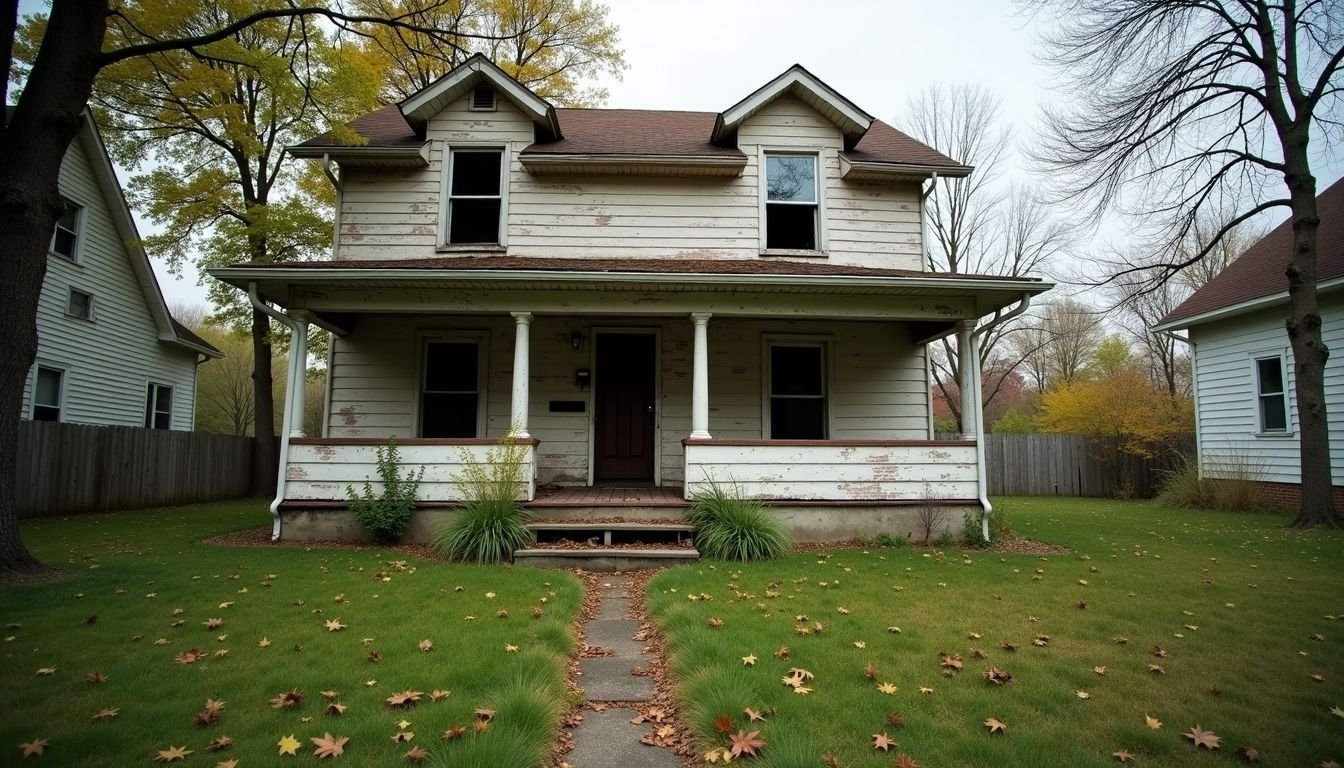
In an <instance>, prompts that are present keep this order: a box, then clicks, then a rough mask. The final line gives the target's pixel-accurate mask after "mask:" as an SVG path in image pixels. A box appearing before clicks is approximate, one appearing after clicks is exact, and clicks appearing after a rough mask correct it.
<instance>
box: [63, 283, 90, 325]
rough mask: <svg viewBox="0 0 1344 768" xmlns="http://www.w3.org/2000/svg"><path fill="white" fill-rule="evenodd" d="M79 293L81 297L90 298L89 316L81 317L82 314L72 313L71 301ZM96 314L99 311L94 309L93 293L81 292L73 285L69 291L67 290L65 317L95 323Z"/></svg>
mask: <svg viewBox="0 0 1344 768" xmlns="http://www.w3.org/2000/svg"><path fill="white" fill-rule="evenodd" d="M77 293H78V294H79V295H81V296H87V297H88V298H89V302H88V307H89V313H88V314H87V315H80V314H76V313H74V312H71V311H70V303H71V299H73V298H74V297H75V294H77ZM96 312H97V310H96V309H95V307H94V295H93V294H92V293H89V292H88V291H84V290H80V289H79V288H76V287H74V286H73V285H72V286H69V287H68V289H67V290H66V294H65V316H66V317H73V318H75V319H76V320H84V321H87V322H90V323H92V322H94V320H95V319H96V318H97V314H96Z"/></svg>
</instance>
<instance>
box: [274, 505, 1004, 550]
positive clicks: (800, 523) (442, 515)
mask: <svg viewBox="0 0 1344 768" xmlns="http://www.w3.org/2000/svg"><path fill="white" fill-rule="evenodd" d="M770 505H771V507H772V509H773V513H774V514H775V515H776V516H778V517H779V519H780V520H781V521H782V522H783V523H784V524H785V525H787V526H788V528H789V531H790V532H791V533H792V534H793V537H794V539H795V540H796V541H799V542H828V541H847V540H849V539H853V538H855V537H858V536H876V535H878V534H881V533H887V534H890V535H892V536H902V537H905V538H908V539H910V540H912V541H914V542H920V541H922V540H923V537H924V528H923V524H922V523H921V521H920V515H921V509H922V508H930V509H934V510H937V511H938V512H939V513H941V519H940V520H939V521H938V524H937V526H936V527H935V528H934V530H933V532H932V534H931V535H930V540H932V539H935V538H937V537H938V535H939V534H941V533H942V532H943V531H944V530H948V531H951V532H952V534H953V535H954V536H957V537H958V538H960V537H961V533H962V517H963V516H964V515H965V513H966V512H974V513H975V514H977V515H978V514H979V513H980V504H979V502H977V501H974V500H956V499H949V500H940V501H936V502H929V501H920V502H918V503H915V502H907V501H889V502H881V501H848V502H817V501H806V500H797V501H790V500H783V501H771V502H770ZM456 507H457V505H456V504H453V503H442V502H438V503H436V502H428V503H426V502H421V503H419V504H416V512H415V514H414V515H412V516H411V524H410V527H409V528H408V529H407V531H406V535H405V537H404V540H405V541H406V542H409V543H417V544H424V543H428V542H429V541H430V540H431V539H433V537H434V532H435V531H436V530H437V529H438V528H439V526H441V525H443V524H444V523H446V522H448V521H449V520H450V519H451V518H452V513H453V511H454V510H455V509H456ZM607 511H608V512H610V510H607ZM664 516H667V515H664ZM280 517H281V520H282V525H283V527H282V530H283V534H282V538H283V539H285V540H286V541H368V540H370V538H371V537H370V536H369V535H368V534H367V533H366V532H365V531H364V529H363V528H362V527H360V525H359V523H358V521H356V520H355V517H354V515H353V514H352V513H351V512H350V510H349V508H348V507H347V506H346V505H345V504H344V503H343V502H325V501H319V502H313V501H289V502H286V503H285V504H283V505H282V506H281V507H280Z"/></svg>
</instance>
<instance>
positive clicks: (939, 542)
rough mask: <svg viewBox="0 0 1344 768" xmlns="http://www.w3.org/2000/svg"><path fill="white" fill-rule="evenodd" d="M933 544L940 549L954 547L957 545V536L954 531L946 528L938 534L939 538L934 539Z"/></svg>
mask: <svg viewBox="0 0 1344 768" xmlns="http://www.w3.org/2000/svg"><path fill="white" fill-rule="evenodd" d="M933 545H934V546H935V547H938V548H939V549H952V548H953V547H955V546H957V537H956V536H953V535H952V531H950V530H947V529H944V530H943V532H942V533H940V534H938V538H937V539H934V542H933Z"/></svg>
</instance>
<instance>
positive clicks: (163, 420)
mask: <svg viewBox="0 0 1344 768" xmlns="http://www.w3.org/2000/svg"><path fill="white" fill-rule="evenodd" d="M172 427H173V415H172V414H171V413H161V412H156V413H155V414H154V428H155V429H172Z"/></svg>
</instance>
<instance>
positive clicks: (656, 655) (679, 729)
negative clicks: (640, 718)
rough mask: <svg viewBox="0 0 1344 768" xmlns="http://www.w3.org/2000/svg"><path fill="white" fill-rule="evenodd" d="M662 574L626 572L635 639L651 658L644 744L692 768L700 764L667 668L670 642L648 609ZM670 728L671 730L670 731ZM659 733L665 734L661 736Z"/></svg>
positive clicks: (642, 712) (648, 570)
mask: <svg viewBox="0 0 1344 768" xmlns="http://www.w3.org/2000/svg"><path fill="white" fill-rule="evenodd" d="M660 572H661V570H660V569H646V570H641V571H630V572H628V573H627V576H629V579H630V580H629V582H628V583H627V584H626V588H625V591H626V595H627V596H628V597H629V598H630V615H631V618H633V619H635V620H636V621H638V622H639V634H637V635H636V636H635V639H637V640H640V641H642V642H644V643H645V644H646V646H645V647H646V648H647V649H648V652H649V654H650V656H651V657H652V661H650V662H649V665H648V667H647V668H646V669H647V673H648V675H649V676H650V677H652V678H653V700H652V701H650V702H649V703H648V704H647V705H645V706H644V707H643V708H641V709H640V710H639V711H640V713H641V714H642V715H644V718H645V722H647V723H649V725H650V726H651V728H650V730H649V733H648V734H647V735H646V736H645V737H644V743H646V744H649V745H651V746H659V747H667V748H670V749H671V750H672V752H673V753H674V754H676V755H677V756H679V757H681V759H682V763H683V765H685V766H687V767H688V768H689V767H690V766H695V765H699V760H698V753H697V752H696V739H695V735H694V734H693V733H692V732H691V729H690V727H689V726H688V725H687V724H686V721H685V720H684V719H683V718H682V717H681V712H680V709H679V707H678V704H677V696H676V683H675V681H674V680H673V679H672V673H671V672H670V671H669V670H668V668H667V659H668V654H667V639H666V638H665V637H664V636H663V633H662V632H661V631H659V630H658V627H657V626H656V625H655V624H654V623H653V619H652V618H650V616H649V610H648V600H647V596H648V587H649V581H650V580H651V579H653V577H654V576H657V575H658V574H659V573H660ZM667 728H671V730H670V731H667V730H666V729H667ZM660 732H661V733H665V734H666V735H664V736H660V735H659V734H660Z"/></svg>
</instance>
